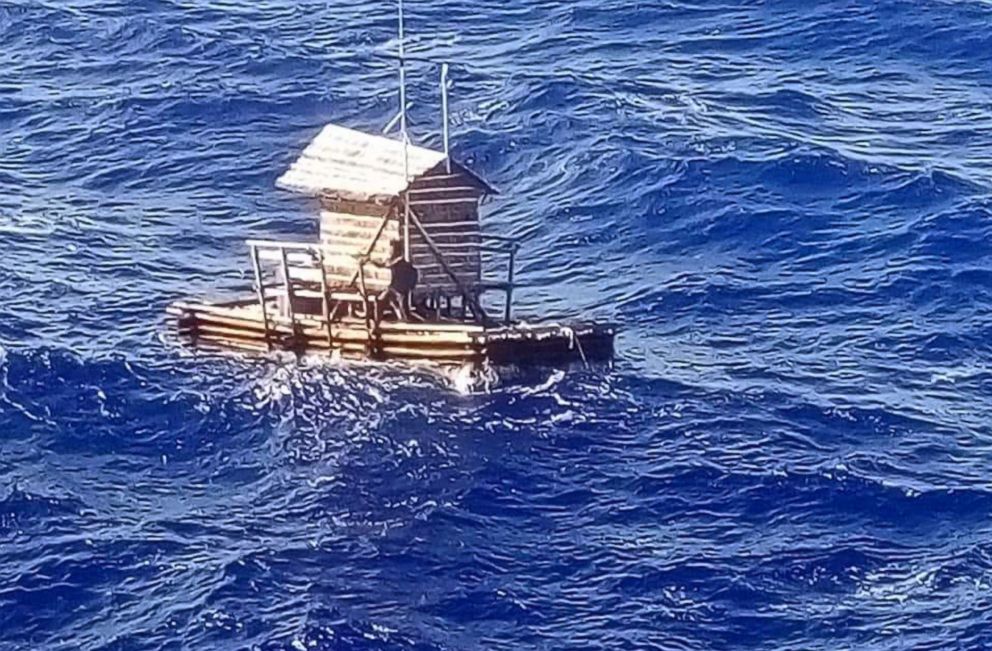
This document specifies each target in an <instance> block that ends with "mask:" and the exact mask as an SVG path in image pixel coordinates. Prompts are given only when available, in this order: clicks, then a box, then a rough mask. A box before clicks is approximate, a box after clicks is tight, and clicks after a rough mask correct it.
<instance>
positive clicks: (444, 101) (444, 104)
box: [441, 63, 451, 174]
mask: <svg viewBox="0 0 992 651" xmlns="http://www.w3.org/2000/svg"><path fill="white" fill-rule="evenodd" d="M441 139H442V140H443V141H444V164H445V166H447V169H448V174H451V151H450V148H449V146H448V64H447V63H442V64H441Z"/></svg>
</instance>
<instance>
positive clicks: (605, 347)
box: [167, 299, 614, 366]
mask: <svg viewBox="0 0 992 651" xmlns="http://www.w3.org/2000/svg"><path fill="white" fill-rule="evenodd" d="M167 313H168V314H169V315H170V316H171V317H173V318H174V319H175V325H176V328H177V331H178V332H179V333H180V335H182V336H183V337H185V338H188V339H189V340H190V341H191V342H192V343H193V344H197V343H203V344H214V345H220V346H225V347H230V348H236V349H241V350H249V351H258V352H265V351H268V350H275V349H278V350H289V351H294V352H296V353H299V354H305V353H317V354H320V353H323V354H335V355H340V356H341V357H344V358H358V359H361V358H365V359H407V360H431V361H435V362H438V363H450V364H465V363H471V362H477V363H479V362H484V361H488V362H491V363H493V364H500V365H505V364H515V365H521V366H524V365H534V364H554V363H567V362H570V361H585V362H595V361H605V360H609V359H610V358H612V356H613V337H614V328H612V327H610V326H603V325H593V324H558V323H544V324H526V323H513V324H511V325H494V326H483V325H480V324H478V323H472V322H452V321H447V322H441V321H439V322H422V321H416V322H405V321H403V322H400V321H382V322H379V323H378V324H375V323H373V322H371V321H367V320H365V319H361V318H353V317H340V318H337V319H336V320H334V321H328V320H324V319H322V318H320V316H319V315H301V314H296V315H294V316H293V317H292V318H287V317H285V316H280V315H279V310H278V305H277V304H276V302H275V301H272V302H271V303H269V304H267V305H266V310H265V315H264V317H263V312H262V308H261V306H260V305H259V304H258V303H257V302H256V301H255V300H254V299H246V300H241V301H230V302H224V303H195V302H185V301H180V302H177V303H173V304H172V305H170V306H169V307H168V308H167ZM266 321H267V322H268V323H267V326H268V327H266Z"/></svg>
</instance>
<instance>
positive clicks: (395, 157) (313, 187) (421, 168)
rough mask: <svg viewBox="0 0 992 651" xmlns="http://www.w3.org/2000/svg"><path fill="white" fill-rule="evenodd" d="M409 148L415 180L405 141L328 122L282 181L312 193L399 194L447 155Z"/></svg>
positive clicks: (291, 187)
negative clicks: (405, 170)
mask: <svg viewBox="0 0 992 651" xmlns="http://www.w3.org/2000/svg"><path fill="white" fill-rule="evenodd" d="M407 151H408V156H409V178H408V179H405V178H403V143H402V142H401V141H399V140H393V139H392V138H386V137H384V136H373V135H369V134H367V133H362V132H361V131H355V130H354V129H348V128H346V127H341V126H337V125H335V124H328V125H327V126H326V127H324V128H323V129H322V130H321V132H320V133H319V134H317V137H316V138H314V139H313V142H311V143H310V144H309V145H307V148H306V149H304V150H303V154H302V155H300V158H299V159H298V160H297V161H296V162H295V163H293V165H292V166H291V167H290V168H289V170H287V171H286V173H285V174H283V175H282V176H281V177H279V179H278V180H277V181H276V185H278V186H279V187H281V188H285V189H287V190H294V191H296V192H302V193H304V194H310V195H320V194H323V193H340V194H344V195H356V196H359V197H363V198H368V197H375V196H385V197H393V196H397V195H399V194H400V193H401V192H403V190H405V189H406V187H407V186H408V185H409V184H410V182H411V181H413V180H414V179H416V178H417V177H418V176H421V175H422V174H424V173H426V172H428V171H429V170H431V169H433V168H434V167H436V166H437V165H438V164H439V163H442V162H443V161H444V158H445V156H444V153H442V152H439V151H433V150H431V149H425V148H424V147H417V146H414V145H410V146H409V147H408V149H407Z"/></svg>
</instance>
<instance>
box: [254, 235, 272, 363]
mask: <svg viewBox="0 0 992 651" xmlns="http://www.w3.org/2000/svg"><path fill="white" fill-rule="evenodd" d="M250 248H251V265H252V267H253V268H254V270H255V291H256V292H257V294H258V306H259V307H260V308H261V309H262V325H263V327H264V328H265V346H266V347H267V348H268V349H269V350H272V340H271V339H270V338H269V313H268V310H267V309H266V307H265V283H263V282H262V264H261V262H259V260H258V248H257V247H256V246H255V245H254V244H252V245H250Z"/></svg>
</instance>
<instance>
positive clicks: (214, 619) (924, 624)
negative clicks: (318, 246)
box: [0, 0, 992, 651]
mask: <svg viewBox="0 0 992 651" xmlns="http://www.w3.org/2000/svg"><path fill="white" fill-rule="evenodd" d="M394 10H395V6H394V5H393V4H392V3H391V2H371V1H368V0H358V1H351V2H317V1H309V0H304V1H300V2H289V1H281V0H280V1H275V0H259V1H256V2H235V1H227V0H224V1H220V0H211V1H207V0H127V1H124V0H44V1H40V0H14V1H12V0H0V651H20V650H31V651H36V650H49V649H51V650H65V651H69V650H73V651H75V650H85V651H97V650H108V651H109V650H121V651H124V650H132V649H133V650H139V649H149V650H150V649H175V650H200V649H203V650H208V649H209V650H227V649H230V650H234V649H264V650H281V649H285V650H294V651H308V650H310V649H316V650H319V649H383V650H385V649H399V650H404V649H416V650H449V649H450V650H456V649H457V650H462V649H506V650H510V649H514V650H516V649H542V650H544V649H547V650H550V649H693V650H695V649H701V650H708V649H713V650H723V649H728V650H730V649H756V650H757V649H761V650H772V649H774V650H781V649H795V650H818V649H822V650H824V651H838V650H842V649H859V650H860V649H871V650H903V649H987V648H990V647H992V368H990V366H992V190H990V189H992V29H990V26H992V4H990V3H989V2H987V1H985V0H913V1H907V0H873V1H869V0H825V1H823V2H807V1H802V2H801V1H799V0H774V1H773V0H766V1H761V0H741V1H729V0H723V1H718V0H714V1H709V0H693V1H686V0H668V1H665V2H661V1H657V2H639V1H631V0H625V1H619V0H576V1H574V2H565V1H544V0H541V1H524V0H507V1H505V2H495V1H488V2H465V1H463V0H457V1H456V0H442V1H430V0H407V10H408V15H407V22H408V25H407V27H408V29H409V32H410V34H411V38H410V42H409V46H410V51H411V52H412V53H413V54H414V55H417V56H420V57H426V58H433V59H437V60H448V61H451V62H452V64H453V65H452V78H453V87H452V91H451V92H452V114H453V115H452V118H453V126H452V133H453V136H454V151H455V155H456V157H458V158H459V159H461V160H463V161H466V162H467V163H469V164H470V165H471V166H473V167H474V168H475V169H476V170H478V171H479V172H480V173H481V174H482V175H483V176H485V177H486V178H487V179H488V180H490V181H491V182H492V183H493V184H494V185H495V186H497V187H498V188H499V189H500V190H501V195H500V196H499V197H497V198H496V199H494V200H493V201H491V202H490V203H488V204H487V205H486V208H485V213H484V225H485V228H486V229H487V230H489V231H490V232H493V233H499V234H504V235H515V236H520V237H523V238H526V243H525V245H524V248H523V251H522V259H523V261H524V262H523V264H522V265H521V272H520V278H521V280H522V281H523V282H524V283H525V284H526V287H525V288H523V289H521V290H520V292H519V298H520V302H519V309H518V312H519V314H521V315H524V316H529V317H538V316H545V317H547V318H552V319H561V318H566V317H569V316H572V317H574V316H580V317H585V318H595V319H597V320H602V321H612V322H615V323H616V324H617V325H618V326H619V328H620V335H619V337H618V339H617V359H616V363H615V365H614V366H613V367H612V368H593V369H584V368H582V367H573V368H568V369H547V370H542V371H533V372H530V373H528V374H524V375H523V376H520V375H518V376H516V377H514V378H511V379H508V380H506V381H504V382H503V383H501V384H500V385H499V386H497V387H495V388H492V389H491V390H490V391H489V392H475V393H466V392H465V391H459V390H457V387H455V386H454V385H453V384H452V382H451V381H449V379H448V378H446V377H444V376H442V375H441V374H439V373H437V372H435V371H432V370H430V369H424V368H408V367H404V366H401V365H378V366H376V365H361V364H341V363H333V362H330V361H328V360H323V359H304V360H297V359H295V358H294V357H292V356H288V355H275V354H274V355H271V356H261V357H251V356H242V355H238V354H226V353H218V352H204V351H192V350H190V349H188V348H187V347H185V346H184V345H182V344H181V343H180V342H177V341H175V340H174V338H172V337H171V336H170V334H169V332H168V328H167V323H166V320H165V315H164V310H165V307H166V305H168V304H169V302H171V301H173V300H176V299H180V298H189V297H224V296H232V295H235V294H236V293H237V292H238V291H244V290H245V289H246V288H247V287H249V285H250V266H249V261H248V257H247V251H246V248H245V246H244V240H245V239H246V238H248V237H287V238H294V239H301V238H309V237H313V236H314V234H315V232H316V220H315V217H314V208H313V205H312V204H310V203H308V202H307V201H306V200H304V199H301V198H299V197H296V196H293V195H290V194H288V193H285V192H282V191H279V190H276V189H275V188H274V181H275V179H276V177H277V176H278V175H279V174H281V173H282V171H283V170H285V168H286V167H287V165H288V164H289V163H290V162H291V161H292V160H293V159H294V157H295V156H296V155H298V154H299V152H300V151H301V149H302V148H303V147H304V146H305V144H306V143H307V141H308V140H309V139H310V138H312V137H313V136H314V135H315V134H316V133H317V131H318V130H319V129H320V127H321V126H322V125H323V124H325V123H327V122H332V121H333V122H337V123H341V124H344V125H347V126H350V127H354V128H360V129H364V130H380V129H382V127H383V126H384V125H385V124H386V123H387V122H388V121H389V120H390V119H391V118H392V117H393V115H394V114H395V113H396V111H397V107H398V100H397V96H396V69H395V62H393V61H392V60H390V59H389V58H387V57H386V56H384V55H387V54H388V53H390V52H393V51H395V48H396V45H397V41H396V29H395V15H394ZM410 75H411V84H410V99H411V102H412V108H411V124H412V126H411V129H412V132H413V136H414V138H415V140H416V141H417V142H419V143H423V144H426V145H430V146H438V145H439V143H440V139H439V136H438V131H439V121H438V116H437V70H436V69H434V68H432V67H430V66H429V65H427V64H416V65H415V66H414V67H413V68H412V69H411V71H410Z"/></svg>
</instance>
